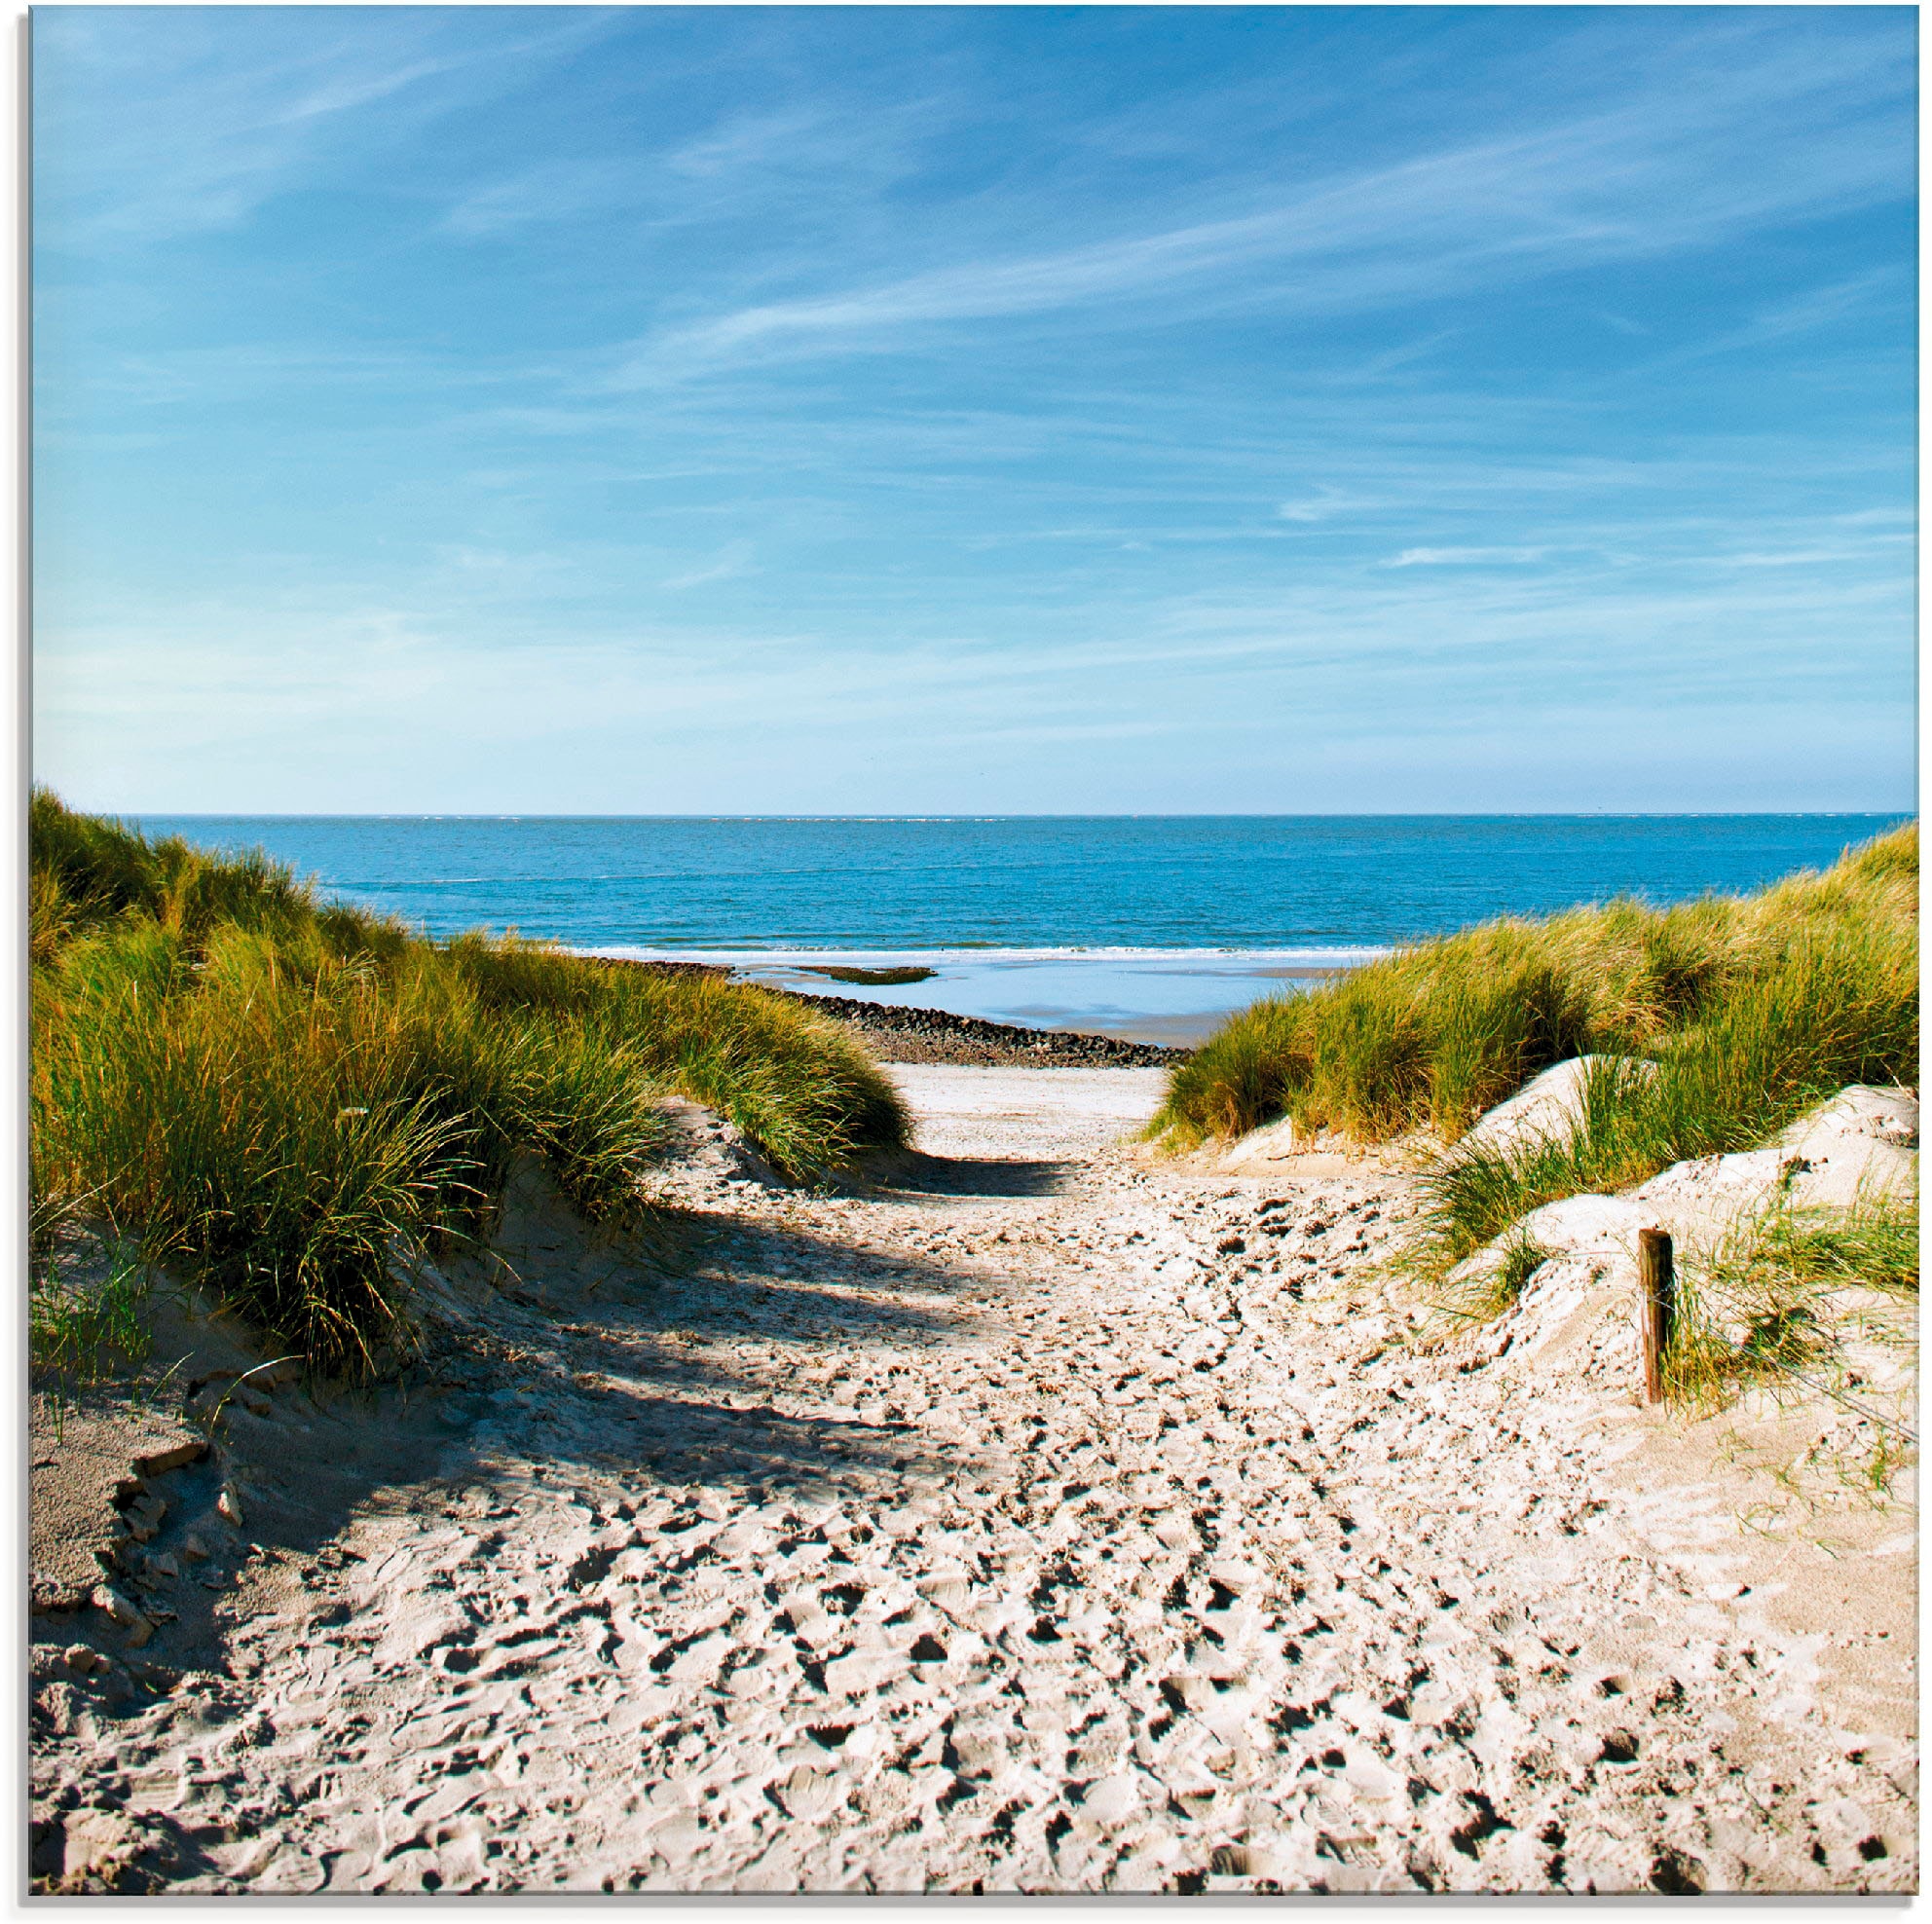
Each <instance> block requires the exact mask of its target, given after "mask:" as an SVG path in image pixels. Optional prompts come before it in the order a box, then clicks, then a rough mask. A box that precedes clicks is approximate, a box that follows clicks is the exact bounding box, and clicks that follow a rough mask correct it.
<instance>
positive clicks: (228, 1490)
mask: <svg viewBox="0 0 1932 1924" xmlns="http://www.w3.org/2000/svg"><path fill="white" fill-rule="evenodd" d="M214 1506H215V1508H216V1510H218V1511H219V1512H220V1513H221V1515H223V1516H224V1517H226V1518H227V1519H228V1521H229V1522H230V1523H232V1524H234V1525H235V1526H236V1528H237V1529H240V1528H241V1498H240V1497H239V1496H238V1495H237V1494H236V1490H235V1486H234V1484H232V1483H224V1484H223V1485H222V1486H221V1495H220V1496H219V1497H217V1498H215V1499H214Z"/></svg>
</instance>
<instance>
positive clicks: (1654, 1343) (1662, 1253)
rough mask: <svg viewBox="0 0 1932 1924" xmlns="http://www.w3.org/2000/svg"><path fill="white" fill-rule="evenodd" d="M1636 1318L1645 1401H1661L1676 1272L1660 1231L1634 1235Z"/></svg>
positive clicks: (1643, 1230)
mask: <svg viewBox="0 0 1932 1924" xmlns="http://www.w3.org/2000/svg"><path fill="white" fill-rule="evenodd" d="M1637 1292H1638V1315H1639V1320H1640V1322H1641V1324H1642V1327H1643V1332H1644V1400H1645V1402H1647V1403H1661V1402H1662V1401H1663V1352H1664V1348H1665V1346H1666V1345H1667V1344H1668V1343H1669V1342H1670V1317H1671V1312H1672V1310H1673V1309H1674V1308H1675V1306H1676V1295H1677V1272H1676V1267H1675V1265H1674V1263H1673V1262H1672V1259H1671V1251H1670V1238H1669V1236H1668V1235H1667V1234H1666V1233H1665V1232H1664V1231H1663V1230H1660V1229H1640V1230H1639V1231H1638V1232H1637Z"/></svg>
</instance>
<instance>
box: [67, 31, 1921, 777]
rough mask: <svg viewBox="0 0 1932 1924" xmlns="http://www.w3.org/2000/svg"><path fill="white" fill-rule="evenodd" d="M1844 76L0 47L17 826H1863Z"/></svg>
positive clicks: (1877, 765)
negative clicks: (5, 135)
mask: <svg viewBox="0 0 1932 1924" xmlns="http://www.w3.org/2000/svg"><path fill="white" fill-rule="evenodd" d="M1914 29H1915V19H1914V16H1913V13H1912V11H1911V10H1909V9H1906V8H1842V9H1839V8H1820V9H1808V8H1790V9H1786V8H1765V9H1757V8H1723V9H1717V8H1713V9H1703V8H1684V9H1673V8H1648V7H1634V8H1608V9H1601V10H1598V9H1589V8H1579V9H1575V10H1569V9H1537V8H1526V9H1516V8H1509V9H1494V10H1492V9H1482V8H1471V9H1456V8H1441V9H1426V8H1418V9H1408V8H1386V9H1382V8H1366V9H1351V8H1296V7H1288V8H1281V9H1262V8H1255V9H1211V10H1206V9H1204V10H1194V9H1184V8H1150V9H1106V8H1094V9H1052V10H1048V9H1038V10H1034V9H1019V8H1015V9H999V8H988V9H979V8H959V9H931V10H928V9H896V8H878V9H873V8H853V9H814V8H804V9H797V10H792V9H776V8H773V9H767V8H720V9H706V8H692V9H670V10H658V9H611V10H604V9H588V8H584V9H578V8H558V9H544V8H532V9H521V8H481V7H479V8H475V9H468V10H466V9H463V8H446V9H424V10H416V9H411V8H388V7H372V8H368V9H359V8H340V9H305V8H287V9H268V8H263V9H254V8H226V7H224V8H209V9H200V8H194V7H181V8H157V9H151V10H150V9H142V8H125V9H124V8H112V7H99V8H89V7H49V8H42V9H39V10H37V11H36V13H35V14H34V16H33V81H34V110H35V120H34V165H35V185H34V221H35V226H34V253H33V263H34V275H35V291H34V302H35V337H34V339H35V346H34V361H35V379H36V401H35V407H36V416H35V565H34V590H35V726H36V739H35V757H36V770H37V773H38V775H39V777H40V778H41V779H43V780H47V781H51V782H53V783H54V784H55V785H56V787H58V788H59V789H60V790H61V791H62V792H63V793H64V794H65V795H66V796H68V797H69V799H71V800H73V801H74V802H76V803H78V804H81V805H85V806H93V807H105V808H114V809H123V810H128V811H148V812H163V811H169V810H182V811H191V810H212V811H236V812H249V811H279V810H287V811H309V810H322V811H345V812H355V811H362V810H371V811H413V810H426V811H443V810H448V811H474V812H498V811H502V812H527V811H557V812H591V813H594V812H611V813H622V812H631V811H636V812H645V813H668V812H686V811H691V812H707V813H708V812H734V813H736V812H743V813H754V812H767V811H771V812H785V811H793V810H799V811H812V812H817V811H827V812H832V811H858V812H872V811H883V812H924V811H935V812H938V811H947V812H1034V811H1047V812H1057V811H1087V810H1093V811H1096V812H1110V811H1135V812H1164V811H1175V812H1190V811H1198V810H1206V811H1229V812H1243V811H1263V812H1275V811H1280V812H1304V811H1307V812H1317V811H1328V810H1333V811H1341V812H1353V811H1361V810H1381V809H1389V810H1410V809H1414V810H1437V809H1440V810H1474V811H1486V810H1542V809H1613V810H1625V809H1642V810H1662V809H1677V808H1685V809H1729V808H1740V809H1755V808H1792V809H1809V808H1826V809H1832V808H1874V809H1892V808H1901V807H1910V806H1912V805H1913V795H1914V780H1915V777H1914V772H1913V737H1914V719H1913V704H1914V699H1915V688H1914V656H1913V553H1914V548H1913V539H1914V526H1913V499H1914V468H1913V462H1914V456H1913V447H1914V424H1913V405H1914V391H1913V353H1914V341H1915V314H1914V285H1915V284H1914V240H1913V224H1914V196H1915V172H1914V166H1915V157H1914V149H1915V134H1914V92H1913V87H1914V69H1915V45H1914Z"/></svg>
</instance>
